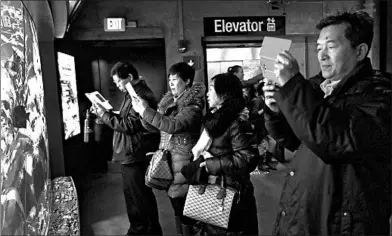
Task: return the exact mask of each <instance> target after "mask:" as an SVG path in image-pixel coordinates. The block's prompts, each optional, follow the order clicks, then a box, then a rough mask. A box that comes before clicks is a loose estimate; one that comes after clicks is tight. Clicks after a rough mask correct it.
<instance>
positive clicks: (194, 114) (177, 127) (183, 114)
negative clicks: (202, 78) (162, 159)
mask: <svg viewBox="0 0 392 236" xmlns="http://www.w3.org/2000/svg"><path fill="white" fill-rule="evenodd" d="M204 95H205V86H204V85H203V84H200V83H195V84H194V85H193V86H192V87H191V88H188V89H187V90H185V91H184V93H183V94H182V95H181V96H180V97H179V98H178V99H177V100H176V101H174V98H173V94H172V93H171V92H168V93H166V94H165V95H164V96H163V98H162V100H161V101H160V102H159V104H158V111H156V110H155V109H153V108H151V107H148V108H146V110H145V112H144V113H143V125H144V126H145V127H146V128H147V129H148V130H150V131H156V132H157V131H161V142H160V144H159V147H160V148H165V147H164V146H165V145H166V143H167V141H168V138H169V137H168V134H171V135H172V136H171V139H170V143H169V145H168V147H167V149H168V150H169V151H170V153H171V159H172V170H173V174H174V180H173V183H172V184H171V185H170V187H169V190H168V195H169V197H171V198H176V197H185V196H186V193H187V192H188V184H187V183H186V180H185V178H184V176H183V175H182V174H181V168H182V167H183V166H184V165H186V164H188V163H189V162H190V160H191V159H192V152H191V150H192V147H193V146H194V145H195V143H196V142H197V139H198V138H199V136H200V130H201V121H202V117H203V109H204ZM151 128H153V129H151Z"/></svg>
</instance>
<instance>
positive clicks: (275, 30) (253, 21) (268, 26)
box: [204, 16, 286, 36]
mask: <svg viewBox="0 0 392 236" xmlns="http://www.w3.org/2000/svg"><path fill="white" fill-rule="evenodd" d="M285 20H286V19H285V17H284V16H253V17H243V16H240V17H205V18H204V36H230V35H263V36H264V35H282V34H285V23H286V22H285Z"/></svg>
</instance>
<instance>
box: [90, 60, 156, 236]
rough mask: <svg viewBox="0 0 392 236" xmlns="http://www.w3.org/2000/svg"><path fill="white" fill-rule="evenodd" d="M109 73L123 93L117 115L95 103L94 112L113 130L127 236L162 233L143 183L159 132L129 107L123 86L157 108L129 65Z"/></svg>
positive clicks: (151, 195)
mask: <svg viewBox="0 0 392 236" xmlns="http://www.w3.org/2000/svg"><path fill="white" fill-rule="evenodd" d="M111 76H112V78H113V82H114V83H115V84H116V86H117V88H118V89H119V90H120V91H122V92H124V93H125V96H124V100H123V103H122V105H121V107H120V111H119V114H115V113H114V112H112V111H106V110H105V109H104V108H103V107H101V106H99V105H95V106H94V107H95V108H94V109H93V113H95V114H96V115H97V116H98V117H100V118H101V121H102V122H103V123H105V124H106V125H107V126H109V127H110V128H112V129H113V131H114V134H113V161H117V162H120V163H121V164H122V181H123V189H124V197H125V203H126V207H127V213H128V218H129V222H130V227H129V230H128V232H127V235H162V229H161V226H160V224H159V217H158V209H157V202H156V199H155V195H154V193H153V192H152V189H151V188H149V187H147V186H146V185H145V183H144V175H145V173H146V169H147V166H148V163H149V162H148V160H147V158H146V153H147V152H150V151H155V150H157V149H158V144H159V134H153V133H150V132H148V131H147V130H146V129H144V127H143V126H142V124H141V120H140V117H139V115H138V114H137V113H136V112H135V111H134V109H133V108H132V97H131V96H130V95H129V94H128V92H127V88H126V87H128V86H129V84H128V83H130V85H132V86H131V87H132V88H133V89H134V91H133V92H135V93H136V94H137V96H138V97H141V98H143V99H144V100H146V101H147V102H148V104H149V106H150V107H153V108H155V109H156V108H157V101H156V98H155V96H154V94H153V92H152V91H151V89H150V88H149V87H148V86H147V84H146V82H145V81H144V80H141V79H140V78H139V74H138V72H137V70H136V69H135V67H134V66H133V65H132V64H130V63H127V62H118V63H116V64H115V65H114V66H113V68H112V70H111ZM127 84H128V86H127Z"/></svg>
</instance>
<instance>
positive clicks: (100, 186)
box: [78, 163, 284, 235]
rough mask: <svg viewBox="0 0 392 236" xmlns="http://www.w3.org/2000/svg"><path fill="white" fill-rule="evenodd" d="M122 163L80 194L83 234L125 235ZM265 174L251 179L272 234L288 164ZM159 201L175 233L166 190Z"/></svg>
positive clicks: (167, 227) (263, 227) (262, 227)
mask: <svg viewBox="0 0 392 236" xmlns="http://www.w3.org/2000/svg"><path fill="white" fill-rule="evenodd" d="M119 167H120V166H119V164H113V163H110V164H109V171H108V173H106V174H95V175H91V176H90V177H89V178H88V180H86V184H84V185H83V189H81V190H79V191H82V192H83V193H79V194H78V195H79V196H80V199H79V201H80V206H79V208H80V215H81V216H80V224H81V235H125V233H126V231H127V230H128V227H129V223H128V219H127V215H126V210H125V202H124V199H123V193H122V186H121V173H120V168H119ZM278 170H279V171H275V172H271V173H270V174H264V173H260V172H254V174H252V176H251V180H252V182H253V184H254V186H255V195H256V203H257V208H258V209H257V211H258V221H259V234H260V235H271V232H272V227H273V223H274V220H275V216H276V207H277V204H278V200H279V196H280V192H281V188H282V185H283V181H284V167H283V166H282V165H279V167H278ZM154 193H155V196H156V198H157V201H158V210H159V218H160V222H161V226H162V230H163V234H164V235H175V234H176V232H175V226H174V215H173V211H172V208H171V205H170V202H169V199H168V198H167V196H166V192H165V191H154Z"/></svg>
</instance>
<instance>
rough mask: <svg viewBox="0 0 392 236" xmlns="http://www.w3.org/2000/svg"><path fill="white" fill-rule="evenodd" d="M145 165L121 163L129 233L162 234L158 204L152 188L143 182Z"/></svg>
mask: <svg viewBox="0 0 392 236" xmlns="http://www.w3.org/2000/svg"><path fill="white" fill-rule="evenodd" d="M146 169H147V165H146V164H144V163H133V164H126V165H122V181H123V189H124V197H125V204H126V207H127V213H128V218H129V223H130V227H129V230H128V234H130V235H162V228H161V226H160V224H159V216H158V206H157V201H156V199H155V195H154V193H153V192H152V189H151V188H149V187H147V186H146V185H145V184H144V174H145V173H146Z"/></svg>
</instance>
